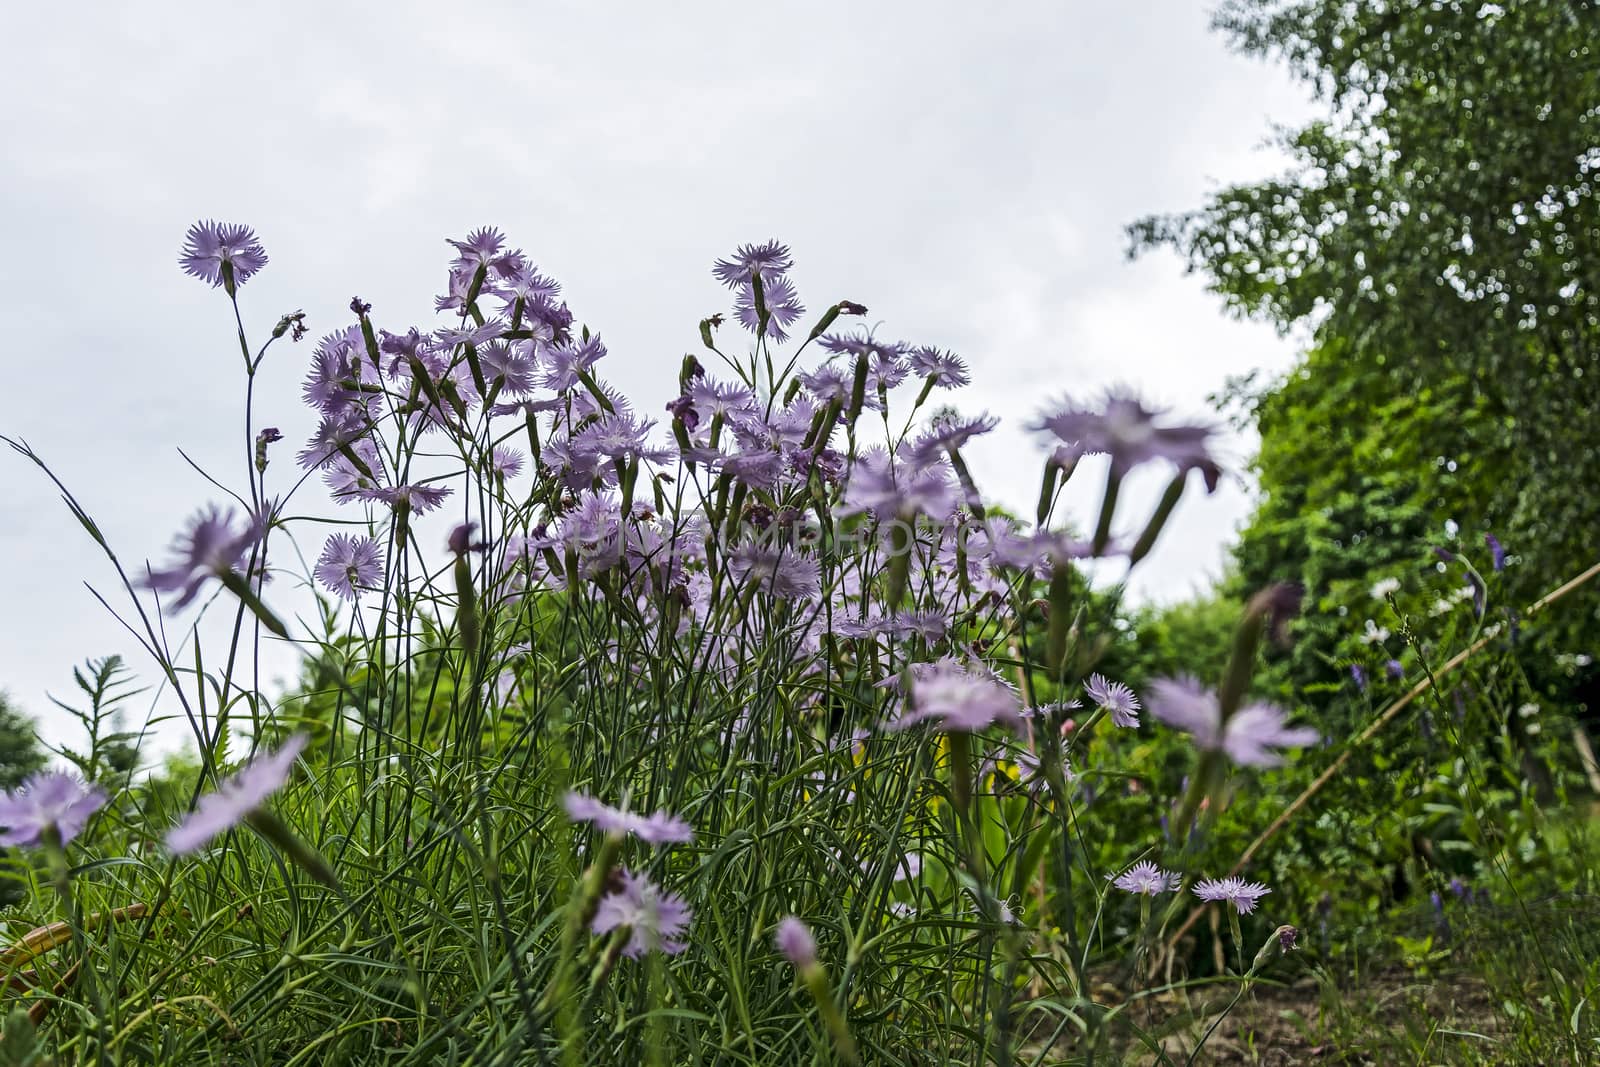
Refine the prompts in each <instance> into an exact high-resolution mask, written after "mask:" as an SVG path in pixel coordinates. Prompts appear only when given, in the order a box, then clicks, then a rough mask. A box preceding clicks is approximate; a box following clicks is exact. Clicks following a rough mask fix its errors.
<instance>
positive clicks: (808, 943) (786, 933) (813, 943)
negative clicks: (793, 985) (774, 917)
mask: <svg viewBox="0 0 1600 1067" xmlns="http://www.w3.org/2000/svg"><path fill="white" fill-rule="evenodd" d="M772 939H773V941H774V942H776V943H777V946H778V951H779V952H781V953H783V955H784V957H785V958H786V959H788V961H789V962H790V963H792V964H794V965H795V968H796V969H797V970H805V969H806V968H808V967H814V966H816V963H817V939H816V938H815V937H812V936H811V928H810V927H808V926H807V925H806V924H805V923H803V922H801V921H800V920H799V919H797V918H795V917H794V916H793V915H787V916H785V917H784V918H783V919H782V920H780V921H779V923H778V929H777V931H776V932H775V933H774V934H773V938H772Z"/></svg>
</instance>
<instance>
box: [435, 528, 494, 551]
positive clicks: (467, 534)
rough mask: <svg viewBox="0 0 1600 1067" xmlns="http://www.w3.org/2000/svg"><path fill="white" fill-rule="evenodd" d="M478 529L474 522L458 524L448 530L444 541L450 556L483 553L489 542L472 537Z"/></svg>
mask: <svg viewBox="0 0 1600 1067" xmlns="http://www.w3.org/2000/svg"><path fill="white" fill-rule="evenodd" d="M477 528H478V524H477V523H475V522H459V523H456V525H455V526H453V527H451V529H450V536H449V537H448V538H447V539H446V540H445V547H447V548H448V549H449V550H450V552H451V554H453V555H457V556H464V555H466V554H467V553H468V552H483V551H486V550H487V549H488V547H489V542H487V541H485V540H483V539H482V538H478V537H473V536H472V535H473V532H474V531H476V530H477Z"/></svg>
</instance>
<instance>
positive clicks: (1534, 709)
mask: <svg viewBox="0 0 1600 1067" xmlns="http://www.w3.org/2000/svg"><path fill="white" fill-rule="evenodd" d="M1517 714H1518V715H1520V716H1522V717H1523V718H1524V719H1526V718H1528V717H1530V716H1533V715H1537V714H1539V705H1537V704H1535V703H1533V702H1532V701H1529V702H1528V703H1526V704H1524V705H1522V707H1520V708H1518V709H1517Z"/></svg>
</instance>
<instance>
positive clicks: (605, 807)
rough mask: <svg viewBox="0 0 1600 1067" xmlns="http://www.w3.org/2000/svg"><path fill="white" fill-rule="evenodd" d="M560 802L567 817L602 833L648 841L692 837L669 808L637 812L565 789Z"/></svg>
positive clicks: (661, 842)
mask: <svg viewBox="0 0 1600 1067" xmlns="http://www.w3.org/2000/svg"><path fill="white" fill-rule="evenodd" d="M564 804H565V806H566V809H567V818H569V819H571V820H572V821H573V822H586V823H590V824H592V825H593V826H594V827H595V828H596V829H597V830H600V831H601V832H602V833H607V834H632V835H633V836H635V837H637V838H638V839H639V840H641V841H644V842H646V843H647V844H651V845H681V844H687V843H688V842H690V841H693V840H694V829H693V828H692V827H690V825H689V824H688V823H687V822H685V821H684V820H682V819H680V818H679V817H678V816H676V815H673V814H672V813H671V812H667V811H658V812H655V813H654V814H652V815H640V814H638V813H637V812H632V811H628V810H627V809H626V808H613V807H612V806H611V805H609V804H606V803H603V802H602V801H599V800H596V799H595V798H594V797H591V796H589V795H587V794H585V793H578V792H571V793H568V794H567V795H566V798H565V800H564Z"/></svg>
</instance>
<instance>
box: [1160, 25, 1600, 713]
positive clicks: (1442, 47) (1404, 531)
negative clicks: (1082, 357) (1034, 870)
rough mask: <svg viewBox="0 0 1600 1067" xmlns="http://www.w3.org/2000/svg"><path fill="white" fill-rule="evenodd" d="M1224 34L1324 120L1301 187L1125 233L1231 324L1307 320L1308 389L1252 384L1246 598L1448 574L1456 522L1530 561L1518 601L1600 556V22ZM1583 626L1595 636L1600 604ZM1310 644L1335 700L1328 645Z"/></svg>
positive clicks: (1314, 128) (1228, 193) (1579, 623)
mask: <svg viewBox="0 0 1600 1067" xmlns="http://www.w3.org/2000/svg"><path fill="white" fill-rule="evenodd" d="M1216 25H1217V26H1218V27H1219V28H1220V29H1221V30H1222V31H1223V32H1224V33H1226V34H1227V35H1228V36H1229V37H1230V38H1231V39H1232V41H1233V43H1234V44H1235V45H1236V46H1237V47H1239V48H1240V49H1242V50H1244V51H1245V52H1247V53H1250V54H1255V55H1261V56H1273V57H1278V58H1281V59H1282V60H1284V61H1285V62H1287V63H1288V64H1289V66H1290V67H1291V68H1292V69H1293V70H1294V71H1295V72H1296V73H1297V74H1298V75H1299V76H1300V77H1302V78H1303V79H1304V80H1305V81H1306V82H1307V83H1309V84H1310V85H1312V86H1313V87H1314V88H1315V90H1316V91H1317V93H1318V94H1319V95H1320V97H1321V98H1322V99H1323V100H1324V101H1325V102H1326V103H1327V105H1328V115H1327V117H1326V118H1325V119H1323V120H1322V121H1319V122H1315V123H1313V124H1311V125H1309V126H1307V127H1306V128H1304V129H1301V130H1298V131H1292V132H1289V133H1286V134H1283V135H1282V143H1283V145H1284V146H1285V147H1286V148H1287V149H1288V150H1289V152H1290V153H1291V155H1292V157H1293V161H1294V162H1293V164H1292V166H1291V168H1290V170H1289V172H1288V173H1286V174H1284V175H1282V176H1280V177H1278V178H1276V179H1273V180H1269V181H1265V182H1260V183H1255V184H1250V185H1239V186H1234V187H1231V188H1226V189H1223V190H1221V191H1220V192H1218V193H1217V194H1215V195H1214V196H1212V197H1211V198H1210V199H1209V201H1208V202H1207V203H1206V204H1205V206H1204V207H1202V208H1200V209H1199V210H1197V211H1193V212H1189V213H1187V214H1182V215H1177V216H1158V217H1151V218H1147V219H1144V220H1141V221H1140V222H1138V223H1136V224H1134V226H1133V227H1131V228H1130V233H1131V236H1132V238H1133V242H1134V250H1135V251H1136V252H1137V251H1138V250H1141V249H1147V248H1150V247H1153V246H1166V247H1171V248H1174V249H1176V250H1177V251H1178V252H1179V253H1180V254H1181V255H1183V256H1184V257H1185V258H1186V260H1187V262H1188V265H1189V267H1190V269H1192V270H1198V271H1201V272H1203V273H1204V274H1205V275H1206V276H1207V277H1208V279H1209V281H1210V285H1211V287H1212V289H1213V290H1214V291H1216V292H1217V293H1218V294H1220V295H1221V296H1222V297H1223V299H1224V301H1225V303H1226V305H1227V306H1228V307H1229V308H1230V309H1231V310H1233V311H1234V312H1236V313H1239V314H1242V315H1247V316H1252V317H1258V318H1262V319H1265V320H1267V321H1271V322H1273V323H1275V324H1276V325H1277V326H1279V327H1280V328H1281V329H1284V330H1287V329H1289V328H1290V327H1292V326H1295V325H1297V324H1309V325H1311V327H1312V335H1313V344H1312V346H1311V348H1310V350H1309V352H1308V353H1307V355H1306V356H1305V358H1304V359H1303V360H1302V361H1301V363H1300V365H1299V366H1298V367H1297V368H1296V369H1295V370H1294V371H1293V372H1291V374H1289V375H1288V376H1287V377H1285V378H1284V379H1282V380H1280V381H1278V382H1274V383H1271V384H1270V385H1268V386H1267V387H1266V388H1256V387H1254V386H1253V385H1252V384H1250V383H1244V384H1241V385H1240V386H1239V388H1238V389H1237V390H1236V394H1237V395H1239V396H1242V397H1243V399H1244V400H1245V407H1246V411H1247V414H1248V415H1249V416H1251V417H1253V418H1254V420H1255V421H1256V424H1257V426H1258V427H1259V429H1260V431H1261V434H1262V452H1261V458H1260V460H1259V462H1258V464H1257V470H1258V473H1259V475H1260V480H1261V488H1262V492H1263V499H1262V503H1261V505H1260V507H1259V508H1258V510H1257V513H1256V515H1255V517H1254V519H1253V521H1252V522H1251V524H1250V526H1249V527H1248V528H1247V529H1246V531H1245V533H1244V536H1243V538H1242V540H1241V544H1240V546H1239V550H1238V562H1239V570H1240V573H1241V580H1242V581H1244V582H1245V583H1247V584H1248V583H1252V582H1255V583H1258V582H1259V581H1261V580H1262V579H1263V578H1264V577H1274V578H1283V577H1292V576H1298V577H1299V578H1300V579H1301V580H1302V581H1303V582H1304V583H1305V584H1306V585H1307V587H1308V592H1309V593H1310V595H1311V597H1312V603H1313V604H1321V605H1322V606H1323V607H1324V608H1334V607H1336V606H1337V607H1345V608H1348V606H1349V598H1348V596H1345V597H1343V598H1341V597H1340V596H1339V595H1338V590H1339V588H1340V586H1341V583H1342V584H1343V587H1344V588H1345V589H1346V591H1347V592H1348V591H1349V590H1352V589H1355V588H1357V587H1359V588H1362V589H1364V588H1365V587H1366V585H1367V583H1368V582H1369V581H1370V580H1371V579H1372V578H1373V577H1376V576H1377V575H1378V573H1381V572H1382V571H1383V570H1384V569H1386V568H1393V567H1397V566H1401V565H1403V564H1411V563H1413V562H1414V563H1415V564H1419V565H1421V564H1426V563H1428V562H1430V561H1428V560H1427V559H1426V556H1425V551H1426V548H1427V547H1428V544H1429V542H1437V541H1438V540H1440V539H1441V538H1443V537H1445V536H1446V534H1445V531H1444V524H1445V523H1446V522H1447V521H1449V522H1452V523H1454V524H1455V525H1456V526H1457V527H1458V528H1459V529H1460V530H1461V532H1462V534H1463V541H1462V542H1461V545H1462V546H1465V545H1467V544H1468V542H1467V541H1466V540H1465V536H1466V535H1473V536H1474V538H1475V539H1476V538H1477V537H1480V536H1481V535H1482V534H1483V533H1486V532H1491V531H1492V532H1494V533H1495V534H1496V535H1497V536H1498V537H1499V538H1500V539H1501V540H1502V541H1503V542H1504V543H1505V544H1507V545H1508V546H1510V547H1511V548H1512V550H1513V552H1514V553H1515V555H1516V556H1518V557H1520V560H1519V562H1520V564H1521V565H1520V566H1518V567H1515V568H1514V569H1513V570H1512V571H1511V572H1508V575H1507V577H1508V582H1507V591H1508V594H1509V597H1510V599H1511V600H1512V601H1513V602H1526V601H1527V600H1531V599H1533V598H1534V597H1535V596H1537V595H1538V594H1539V593H1541V592H1543V591H1544V589H1545V587H1547V586H1548V585H1551V584H1553V583H1554V582H1555V581H1557V580H1559V579H1560V578H1563V577H1566V576H1569V575H1570V574H1572V573H1574V572H1576V571H1577V570H1579V569H1581V568H1582V567H1584V566H1586V565H1588V564H1590V563H1593V562H1594V559H1595V545H1594V542H1593V537H1592V531H1594V530H1595V529H1597V528H1600V493H1596V492H1595V491H1594V490H1593V486H1595V485H1596V484H1597V480H1600V441H1597V440H1596V438H1595V435H1594V434H1593V432H1592V429H1591V427H1592V425H1593V424H1594V420H1595V418H1596V416H1597V415H1600V198H1597V196H1596V182H1597V181H1600V44H1597V43H1596V42H1600V6H1597V4H1596V3H1595V2H1594V0H1524V2H1519V3H1515V4H1505V5H1496V4H1484V3H1478V2H1476V0H1474V2H1472V3H1461V2H1445V0H1439V2H1433V3H1420V2H1416V0H1410V2H1394V0H1351V2H1347V3H1340V4H1329V3H1323V2H1320V0H1316V2H1312V0H1231V2H1229V3H1226V4H1224V6H1223V7H1222V8H1221V10H1220V11H1219V12H1218V14H1217V16H1216ZM1385 541H1387V542H1389V543H1388V544H1387V545H1385V544H1384V542H1385ZM1474 547H1475V548H1476V551H1477V555H1478V557H1479V558H1480V560H1485V559H1487V556H1488V553H1487V552H1486V551H1484V550H1483V548H1482V545H1481V542H1479V543H1477V544H1476V545H1475V546H1474ZM1577 608H1578V610H1576V611H1573V610H1569V611H1567V613H1566V618H1567V619H1568V620H1569V625H1570V626H1571V627H1583V626H1592V625H1593V624H1594V621H1595V619H1596V617H1597V609H1600V597H1597V596H1596V595H1595V594H1593V593H1589V594H1587V595H1585V596H1584V597H1582V598H1581V601H1580V603H1579V604H1578V605H1577ZM1568 632H1569V633H1570V632H1571V631H1570V630H1569V631H1568ZM1300 647H1301V649H1302V651H1301V652H1300V653H1299V655H1301V656H1303V657H1306V658H1305V659H1304V660H1303V661H1302V662H1301V663H1300V664H1299V668H1300V669H1299V670H1298V671H1297V675H1298V676H1299V677H1300V678H1301V679H1302V680H1309V679H1311V678H1312V677H1320V678H1321V679H1322V680H1323V681H1324V682H1328V681H1331V680H1332V674H1331V673H1330V672H1331V671H1332V670H1334V669H1336V668H1337V666H1338V664H1337V663H1336V662H1334V660H1335V659H1336V657H1335V656H1334V655H1332V651H1331V649H1330V647H1329V646H1328V644H1327V643H1326V642H1322V643H1320V644H1319V643H1318V642H1316V641H1311V642H1304V643H1302V645H1301V646H1300Z"/></svg>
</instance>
